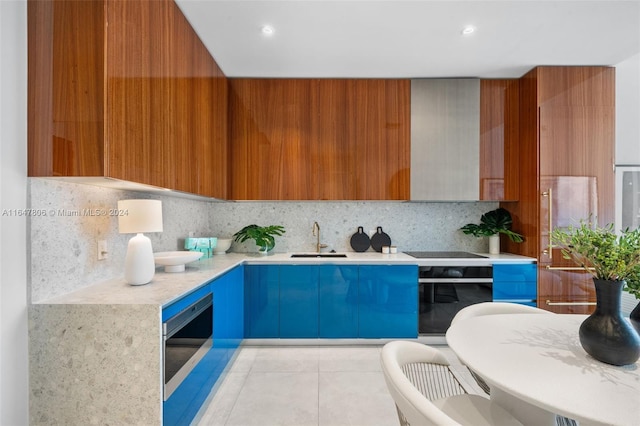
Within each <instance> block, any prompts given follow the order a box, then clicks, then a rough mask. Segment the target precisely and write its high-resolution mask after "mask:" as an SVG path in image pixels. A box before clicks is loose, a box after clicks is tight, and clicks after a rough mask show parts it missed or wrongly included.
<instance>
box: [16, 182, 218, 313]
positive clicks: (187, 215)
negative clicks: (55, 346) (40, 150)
mask: <svg viewBox="0 0 640 426" xmlns="http://www.w3.org/2000/svg"><path fill="white" fill-rule="evenodd" d="M128 198H151V199H160V200H162V218H163V228H164V231H163V232H158V233H149V234H145V235H147V236H148V237H149V238H150V239H151V244H152V245H153V250H154V251H155V252H158V251H170V250H183V247H182V246H183V245H184V238H185V237H186V236H188V232H189V231H193V232H195V233H197V234H202V235H203V236H204V235H205V234H208V231H209V216H210V214H209V206H210V204H211V203H210V202H207V201H198V200H190V199H185V198H177V197H170V196H159V195H158V194H156V193H153V194H150V193H142V192H133V191H122V190H118V189H111V188H103V187H98V186H94V185H86V184H78V183H73V182H68V181H60V180H51V179H43V178H30V179H29V201H30V208H31V209H36V210H37V211H44V212H46V216H32V217H31V220H30V226H29V229H28V232H29V237H30V253H29V261H30V274H31V277H30V295H31V301H32V302H38V301H41V300H44V299H47V298H50V297H54V296H58V295H60V294H64V293H68V292H70V291H73V290H76V289H78V288H81V287H84V286H87V285H90V284H94V283H97V282H101V281H105V280H108V279H112V278H116V277H119V276H123V274H124V258H125V255H126V252H127V243H128V241H129V239H130V238H131V237H132V234H120V233H118V218H117V216H115V215H113V216H109V215H108V214H107V215H106V216H102V215H101V216H82V215H81V216H74V214H76V212H83V211H90V212H91V211H98V209H99V210H106V211H107V213H108V210H109V209H116V208H117V204H118V200H122V199H128ZM98 240H106V241H107V248H108V252H109V254H108V258H107V259H105V260H98Z"/></svg>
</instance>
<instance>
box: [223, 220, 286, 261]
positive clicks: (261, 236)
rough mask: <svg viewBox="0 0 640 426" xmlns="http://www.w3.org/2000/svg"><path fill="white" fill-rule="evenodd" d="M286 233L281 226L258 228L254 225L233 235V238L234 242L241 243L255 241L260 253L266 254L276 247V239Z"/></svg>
mask: <svg viewBox="0 0 640 426" xmlns="http://www.w3.org/2000/svg"><path fill="white" fill-rule="evenodd" d="M284 233H285V230H284V227H283V226H280V225H269V226H258V225H255V224H254V225H247V226H245V227H244V228H242V229H241V230H239V231H238V232H236V233H235V234H233V237H234V241H237V242H240V243H242V242H245V241H247V240H254V241H255V242H256V245H257V246H258V247H260V253H262V254H266V253H268V252H269V251H270V250H272V249H273V248H274V247H275V245H276V240H275V237H276V236H281V235H282V234H284Z"/></svg>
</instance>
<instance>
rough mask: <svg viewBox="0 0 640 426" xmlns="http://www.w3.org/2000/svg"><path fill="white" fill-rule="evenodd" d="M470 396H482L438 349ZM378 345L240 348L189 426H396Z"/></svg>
mask: <svg viewBox="0 0 640 426" xmlns="http://www.w3.org/2000/svg"><path fill="white" fill-rule="evenodd" d="M438 348H439V349H442V350H443V351H444V352H445V354H446V355H447V357H448V358H449V360H450V362H451V364H452V369H453V370H454V372H455V373H456V374H457V375H458V376H459V380H460V381H461V382H462V383H463V385H464V386H466V387H467V388H468V389H467V390H468V391H469V392H477V393H480V394H482V391H481V390H480V389H479V388H478V387H477V385H476V384H475V382H474V381H473V378H471V375H470V374H469V372H468V371H467V370H466V368H465V367H463V366H462V365H461V364H460V362H459V361H458V359H457V358H456V357H455V355H454V354H453V352H452V351H451V350H450V349H449V348H448V347H446V346H438ZM380 349H381V346H304V347H302V346H284V347H283V346H278V347H271V346H244V347H242V348H241V349H240V351H239V352H238V354H237V358H236V360H235V362H234V363H233V365H232V366H231V368H230V369H229V370H228V372H227V374H226V377H225V378H224V380H223V381H222V382H221V384H220V387H219V388H218V390H217V392H215V393H214V394H213V395H212V397H211V398H210V401H209V403H208V404H207V405H206V406H204V407H203V408H202V409H201V410H200V413H199V414H198V416H197V417H196V420H195V421H194V422H193V424H194V425H200V426H204V425H207V426H208V425H216V426H217V425H219V426H251V425H260V426H272V425H292V426H304V425H314V426H338V425H351V426H376V425H384V426H390V425H397V424H398V418H397V414H396V410H395V405H394V403H393V400H392V399H391V396H390V395H389V394H388V392H387V388H386V385H385V382H384V378H383V376H382V370H381V368H380Z"/></svg>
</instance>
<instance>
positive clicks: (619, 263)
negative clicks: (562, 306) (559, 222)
mask: <svg viewBox="0 0 640 426" xmlns="http://www.w3.org/2000/svg"><path fill="white" fill-rule="evenodd" d="M551 242H552V243H553V244H554V245H555V246H556V247H558V248H560V251H561V252H562V256H563V257H564V258H565V259H570V260H572V261H573V262H574V263H575V264H576V265H578V266H580V267H581V268H584V270H585V271H587V272H589V273H590V274H591V275H592V276H593V282H594V286H595V289H596V310H595V311H594V313H593V314H591V315H590V316H589V317H588V318H587V319H586V320H585V321H584V322H583V323H582V324H581V326H580V332H579V337H580V343H581V344H582V347H583V348H584V349H585V351H586V352H587V353H589V354H590V355H591V356H592V357H594V358H596V359H598V360H600V361H603V362H606V363H608V364H613V365H627V364H633V363H634V362H636V361H637V360H638V358H639V357H640V336H638V332H636V331H635V330H634V329H633V327H631V326H630V325H629V323H628V322H627V321H626V320H625V319H624V318H623V317H622V315H621V313H620V298H621V293H622V289H623V288H626V289H627V291H629V292H630V293H632V294H634V295H636V296H637V295H638V293H640V283H639V282H638V278H639V277H640V229H636V230H634V231H629V230H625V231H622V232H621V233H620V235H617V234H616V233H615V232H614V230H613V224H609V225H607V226H605V227H599V226H597V225H595V224H593V223H591V222H588V221H584V220H582V221H580V224H579V226H569V227H567V228H564V229H563V228H556V229H554V230H553V231H552V232H551Z"/></svg>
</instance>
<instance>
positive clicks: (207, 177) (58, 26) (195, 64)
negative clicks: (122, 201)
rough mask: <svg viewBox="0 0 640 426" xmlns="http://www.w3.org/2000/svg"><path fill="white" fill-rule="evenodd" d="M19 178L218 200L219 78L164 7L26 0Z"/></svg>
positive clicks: (222, 92)
mask: <svg viewBox="0 0 640 426" xmlns="http://www.w3.org/2000/svg"><path fill="white" fill-rule="evenodd" d="M28 20H29V23H28V31H29V175H30V176H79V177H89V176H91V177H94V176H104V177H111V178H116V179H122V180H127V181H132V182H137V183H143V184H148V185H153V186H159V187H163V188H169V189H175V190H180V191H185V192H191V193H196V194H200V195H205V196H213V197H221V198H226V195H227V194H226V191H227V154H228V153H227V90H228V89H227V82H226V77H225V76H224V75H223V73H222V71H221V70H220V69H219V67H218V66H217V64H216V63H215V61H214V60H213V58H212V57H211V55H210V54H209V53H208V51H207V50H206V48H205V47H204V45H203V44H202V43H201V41H200V39H199V38H198V36H197V35H196V34H195V32H194V31H193V29H192V28H191V26H190V25H189V23H188V22H187V20H186V18H185V17H184V16H183V15H182V12H181V11H180V9H179V8H178V7H177V5H176V4H175V3H174V2H173V0H161V1H111V0H105V1H75V0H69V1H67V0H59V1H55V2H49V1H38V0H30V1H29V3H28Z"/></svg>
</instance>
